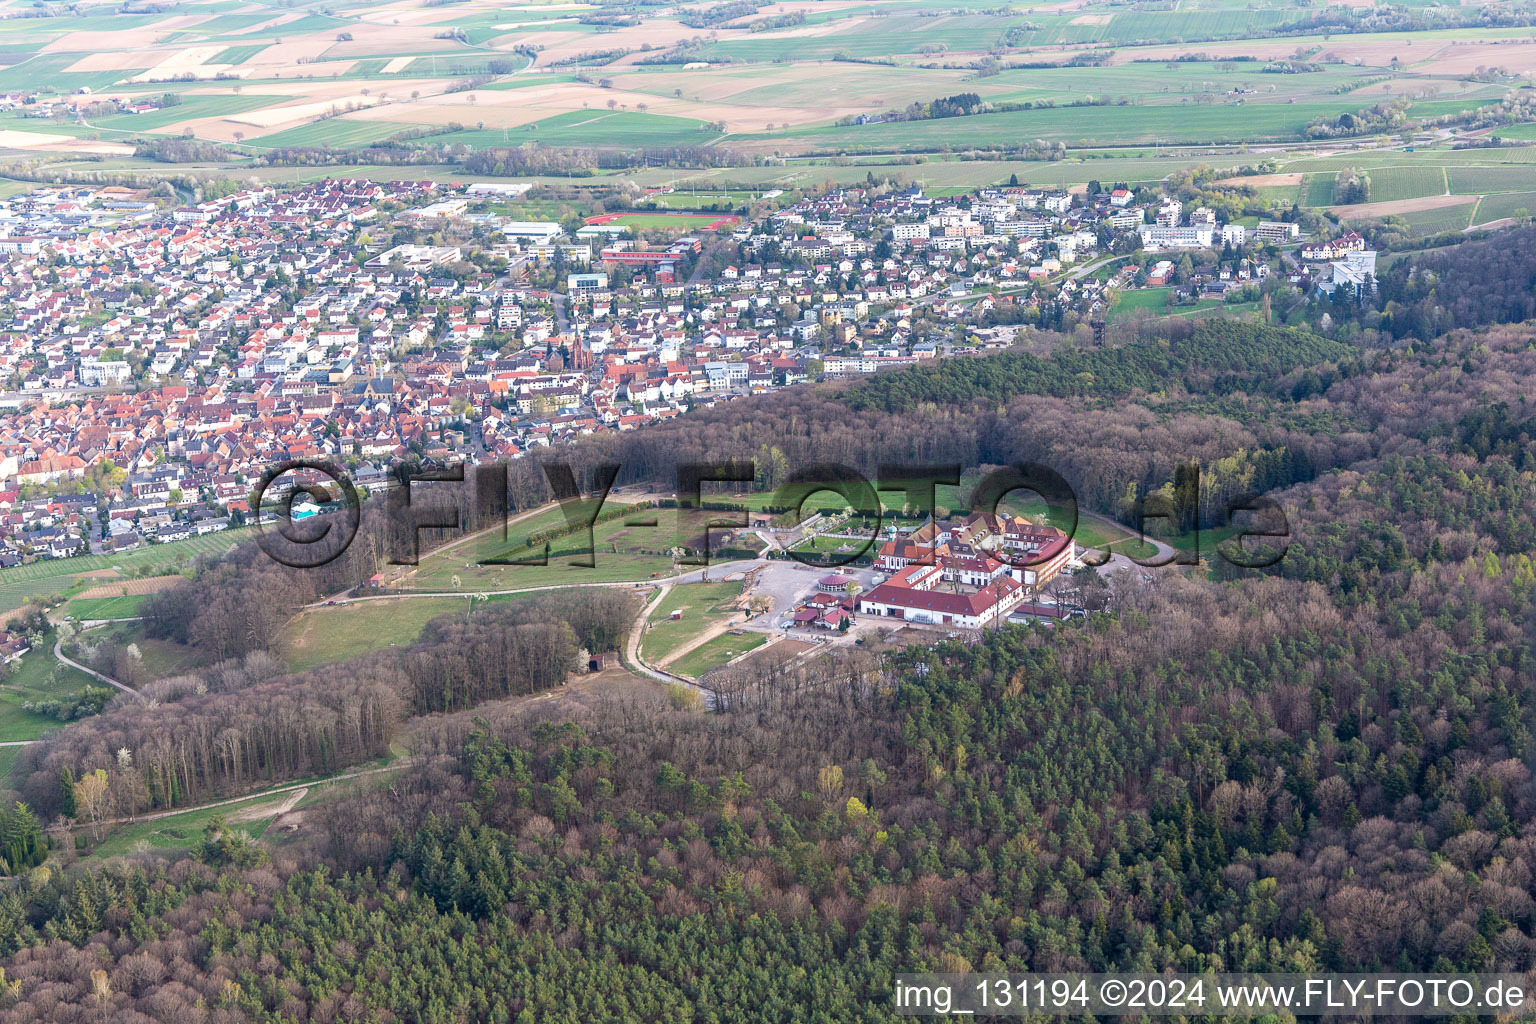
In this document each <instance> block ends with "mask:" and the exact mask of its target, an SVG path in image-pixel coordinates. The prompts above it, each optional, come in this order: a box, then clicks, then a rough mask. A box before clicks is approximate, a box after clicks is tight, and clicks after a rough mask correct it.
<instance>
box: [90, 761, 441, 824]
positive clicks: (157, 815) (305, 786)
mask: <svg viewBox="0 0 1536 1024" xmlns="http://www.w3.org/2000/svg"><path fill="white" fill-rule="evenodd" d="M417 761H418V759H417V758H414V757H406V758H402V759H400V760H399V761H396V762H395V763H394V764H391V765H385V766H384V767H383V768H367V769H364V770H363V771H359V772H344V773H342V774H341V775H332V776H331V777H330V778H328V779H320V780H318V781H311V782H295V783H292V784H291V785H287V786H278V787H276V788H275V789H268V790H264V791H262V792H260V793H247V794H246V795H245V796H233V797H230V798H229V799H227V800H214V801H212V802H210V803H206V804H193V805H192V806H191V807H176V808H172V809H171V810H169V811H155V812H154V813H153V814H139V815H130V816H129V817H126V818H107V819H105V820H103V821H99V822H96V825H97V826H101V825H127V824H130V823H135V822H141V821H159V820H160V819H161V818H174V817H176V815H178V814H190V813H191V812H193V811H206V810H209V809H210V808H214V807H228V806H229V805H230V804H243V803H249V802H251V801H253V800H260V799H262V798H263V797H269V796H275V795H277V794H278V793H292V792H294V791H295V790H301V791H303V792H300V794H299V798H298V799H300V800H301V799H303V795H304V792H308V791H309V789H310V788H311V787H313V786H329V785H331V784H332V783H334V782H345V781H346V780H347V779H361V778H365V777H367V776H369V775H383V774H385V773H386V772H398V771H404V770H405V769H406V768H410V767H412V766H413V765H415V764H416V763H417ZM294 802H295V803H297V802H298V801H297V800H295V801H294ZM76 827H78V828H88V827H91V825H90V823H89V822H82V823H80V824H78V825H77V826H76Z"/></svg>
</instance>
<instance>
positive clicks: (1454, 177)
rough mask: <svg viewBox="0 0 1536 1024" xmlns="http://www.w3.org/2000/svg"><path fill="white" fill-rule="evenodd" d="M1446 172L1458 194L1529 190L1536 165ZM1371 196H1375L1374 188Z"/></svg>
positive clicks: (1476, 168) (1465, 168) (1463, 169)
mask: <svg viewBox="0 0 1536 1024" xmlns="http://www.w3.org/2000/svg"><path fill="white" fill-rule="evenodd" d="M1446 173H1447V175H1448V176H1449V178H1450V182H1451V191H1452V192H1455V193H1457V194H1459V195H1476V194H1479V193H1488V192H1519V191H1529V190H1530V189H1531V188H1532V186H1536V167H1529V166H1526V167H1519V166H1508V167H1452V168H1450V169H1449V170H1448V171H1447V172H1446ZM1374 180H1375V179H1374V177H1373V178H1372V181H1373V182H1374ZM1371 198H1373V199H1374V198H1375V190H1374V188H1373V189H1372V192H1371Z"/></svg>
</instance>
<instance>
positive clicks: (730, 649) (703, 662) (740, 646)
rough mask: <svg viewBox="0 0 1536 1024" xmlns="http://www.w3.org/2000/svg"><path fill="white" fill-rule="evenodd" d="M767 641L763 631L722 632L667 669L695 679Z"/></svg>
mask: <svg viewBox="0 0 1536 1024" xmlns="http://www.w3.org/2000/svg"><path fill="white" fill-rule="evenodd" d="M767 642H768V636H767V634H765V633H750V632H745V631H744V632H742V633H741V634H740V635H738V636H732V635H731V634H730V633H722V634H720V635H719V636H717V637H715V638H714V639H713V640H706V641H705V642H704V643H702V644H700V645H699V646H697V647H695V648H694V649H693V650H691V651H689V652H688V653H687V654H685V655H683V656H682V657H681V658H678V659H677V660H676V661H674V662H672V663H671V664H670V665H668V666H667V669H668V671H671V672H675V673H677V674H678V675H680V676H691V677H693V678H694V679H697V678H698V677H699V676H701V675H703V674H704V673H705V672H708V671H709V670H710V669H712V668H719V667H720V666H721V665H724V664H725V663H726V662H728V661H730V660H731V659H732V658H737V657H740V656H741V655H743V654H746V653H747V652H748V651H755V650H757V648H759V647H761V646H763V644H765V643H767Z"/></svg>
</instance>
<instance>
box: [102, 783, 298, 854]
mask: <svg viewBox="0 0 1536 1024" xmlns="http://www.w3.org/2000/svg"><path fill="white" fill-rule="evenodd" d="M290 798H291V794H289V793H278V794H276V795H274V796H257V797H253V798H251V799H250V800H245V801H241V802H240V803H234V804H225V805H224V806H222V807H209V808H206V809H204V810H196V811H188V812H186V813H185V814H173V815H170V816H169V817H165V818H157V819H155V820H154V821H142V822H137V823H135V824H130V825H123V826H121V827H119V828H118V829H116V830H115V831H113V832H111V833H110V834H107V835H105V836H103V838H102V840H101V843H100V844H98V845H97V846H96V848H95V849H94V850H92V851H91V856H92V857H96V858H105V857H122V856H126V855H127V854H130V853H141V852H143V851H145V850H184V849H186V848H187V847H189V846H191V845H192V844H193V843H195V842H197V841H198V839H199V838H201V837H202V834H203V829H205V828H207V826H208V823H209V822H210V821H212V820H213V819H214V818H218V817H222V818H224V820H225V822H226V824H228V825H229V827H230V828H231V829H238V830H240V831H242V832H244V833H246V834H247V835H249V836H250V837H251V838H252V839H259V838H261V834H262V833H263V832H265V831H266V829H267V826H268V825H270V824H271V823H272V819H273V818H274V817H276V816H277V812H278V810H279V809H280V808H281V807H282V806H283V805H284V804H285V803H286V802H287V801H288V800H289V799H290Z"/></svg>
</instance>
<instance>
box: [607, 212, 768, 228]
mask: <svg viewBox="0 0 1536 1024" xmlns="http://www.w3.org/2000/svg"><path fill="white" fill-rule="evenodd" d="M594 221H595V222H598V223H603V224H622V225H624V226H625V227H630V228H635V229H636V230H640V231H703V230H706V229H707V228H709V227H711V226H712V225H714V224H718V223H725V224H733V223H736V221H737V218H735V217H733V216H731V215H730V214H723V213H625V214H620V215H619V216H605V217H600V218H594ZM589 223H590V222H589Z"/></svg>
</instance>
